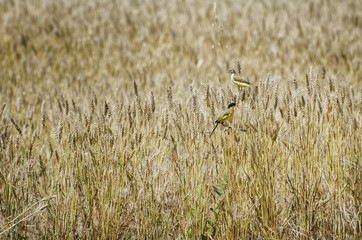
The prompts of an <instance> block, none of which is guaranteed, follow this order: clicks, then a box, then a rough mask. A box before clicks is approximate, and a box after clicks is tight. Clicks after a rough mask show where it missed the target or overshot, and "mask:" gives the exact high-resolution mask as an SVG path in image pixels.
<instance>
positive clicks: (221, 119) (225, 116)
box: [210, 102, 235, 136]
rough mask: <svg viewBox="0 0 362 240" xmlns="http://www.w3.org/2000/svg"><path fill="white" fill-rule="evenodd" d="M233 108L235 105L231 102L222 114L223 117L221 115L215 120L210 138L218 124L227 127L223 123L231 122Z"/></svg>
mask: <svg viewBox="0 0 362 240" xmlns="http://www.w3.org/2000/svg"><path fill="white" fill-rule="evenodd" d="M234 108H235V103H234V102H232V103H230V104H229V105H228V108H227V109H226V111H225V112H224V114H223V115H221V116H220V117H219V118H218V119H216V121H215V123H216V125H215V127H214V129H213V130H212V132H211V133H210V136H211V135H212V134H213V133H214V131H215V129H216V128H217V126H218V125H219V124H221V125H223V126H225V127H228V126H227V125H226V124H225V123H226V122H231V121H232V120H233V117H234Z"/></svg>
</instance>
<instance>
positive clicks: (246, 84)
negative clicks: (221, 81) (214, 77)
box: [229, 69, 251, 88]
mask: <svg viewBox="0 0 362 240" xmlns="http://www.w3.org/2000/svg"><path fill="white" fill-rule="evenodd" d="M229 73H230V74H231V80H232V81H233V83H234V84H235V85H237V86H238V87H240V88H244V87H250V86H251V83H250V82H248V80H249V79H248V77H246V79H243V78H240V77H238V76H236V72H235V70H234V69H230V70H229Z"/></svg>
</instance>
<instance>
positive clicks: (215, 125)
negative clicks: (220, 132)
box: [210, 123, 219, 137]
mask: <svg viewBox="0 0 362 240" xmlns="http://www.w3.org/2000/svg"><path fill="white" fill-rule="evenodd" d="M217 125H219V123H216V125H215V127H214V129H212V131H211V133H210V137H211V135H212V134H213V133H214V131H215V129H216V128H217Z"/></svg>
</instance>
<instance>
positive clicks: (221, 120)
mask: <svg viewBox="0 0 362 240" xmlns="http://www.w3.org/2000/svg"><path fill="white" fill-rule="evenodd" d="M229 115H230V109H227V110H226V111H225V112H224V114H223V115H222V116H220V117H219V118H218V119H217V120H216V121H215V122H216V123H223V122H224V121H225V119H227V118H228V117H229Z"/></svg>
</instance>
